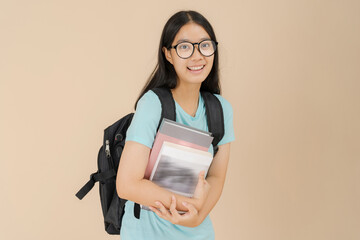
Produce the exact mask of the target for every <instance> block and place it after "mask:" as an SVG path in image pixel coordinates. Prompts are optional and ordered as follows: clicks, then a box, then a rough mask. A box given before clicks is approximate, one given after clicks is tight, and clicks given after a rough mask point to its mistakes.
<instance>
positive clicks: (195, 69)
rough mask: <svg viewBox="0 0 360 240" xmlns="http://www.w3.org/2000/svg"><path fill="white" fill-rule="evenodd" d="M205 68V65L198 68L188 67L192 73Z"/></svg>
mask: <svg viewBox="0 0 360 240" xmlns="http://www.w3.org/2000/svg"><path fill="white" fill-rule="evenodd" d="M204 67H205V65H202V66H198V67H187V69H189V70H191V71H198V70H201V69H203V68H204Z"/></svg>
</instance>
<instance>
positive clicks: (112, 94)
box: [0, 0, 360, 240]
mask: <svg viewBox="0 0 360 240" xmlns="http://www.w3.org/2000/svg"><path fill="white" fill-rule="evenodd" d="M189 9H192V10H196V11H199V12H200V13H202V14H203V15H204V16H205V17H207V18H208V20H209V21H210V22H211V23H212V25H213V27H214V29H215V32H216V34H217V37H218V41H219V54H220V70H221V81H222V93H223V96H224V97H225V98H226V99H227V100H229V101H230V102H231V104H232V106H233V109H234V128H235V135H236V141H235V142H233V143H232V147H231V148H232V149H231V159H230V163H229V168H228V175H227V179H226V183H225V187H224V191H223V194H222V196H221V199H220V201H219V202H218V204H217V205H216V207H215V208H214V210H213V211H212V212H211V218H212V220H213V223H214V228H215V233H216V239H220V240H223V239H224V240H225V239H226V240H227V239H230V240H232V239H235V240H237V239H240V240H242V239H243V240H265V239H266V240H343V239H344V240H358V239H360V184H359V183H360V124H359V123H360V1H358V0H354V1H350V0H328V1H327V0H304V1H286V0H274V1H267V0H239V1H229V0H223V1H209V0H207V1H203V0H199V1H169V0H163V1H129V0H127V1H126V0H118V1H114V0H112V1H110V0H109V1H94V0H91V1H89V0H86V1H85V0H83V1H80V0H71V1H69V0H63V1H51V0H42V1H40V0H33V1H25V0H23V1H21V0H18V1H16V0H11V1H10V0H8V1H6V0H1V2H0V34H1V36H0V107H1V113H0V114H1V116H0V123H1V125H0V126H1V129H0V130H1V135H0V152H1V159H0V169H1V174H0V180H1V184H0V194H1V198H0V201H1V204H0V219H1V221H0V239H6V240H12V239H19V240H20V239H31V240H38V239H54V240H58V239H59V240H60V239H88V240H95V239H96V240H99V239H119V236H108V235H107V234H106V233H105V231H104V227H103V217H102V212H101V208H100V200H99V194H98V191H99V190H98V185H96V186H95V188H94V189H93V191H91V192H90V193H89V194H88V195H87V196H86V197H85V198H84V199H83V200H82V201H80V200H78V199H77V198H76V197H75V193H76V192H77V190H78V189H79V188H80V187H81V186H82V185H83V184H84V183H85V182H86V181H87V180H88V178H89V174H90V173H91V172H93V171H95V170H96V166H97V163H96V158H97V153H98V149H99V148H100V145H101V144H102V137H103V130H104V129H105V128H106V127H107V126H108V125H110V124H112V123H113V122H115V121H116V120H118V119H119V118H120V117H122V116H123V115H125V114H127V113H129V112H131V111H133V106H134V103H135V100H136V99H137V97H138V94H139V93H140V90H141V88H142V86H143V85H144V84H145V82H146V80H147V78H148V76H149V75H150V73H151V72H152V70H153V68H154V67H155V64H156V61H157V56H156V54H157V49H158V43H159V39H160V34H161V31H162V28H163V26H164V25H165V22H166V21H167V20H168V18H169V17H170V16H171V15H173V14H174V13H175V12H177V11H179V10H189Z"/></svg>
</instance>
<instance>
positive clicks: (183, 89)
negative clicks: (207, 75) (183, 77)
mask: <svg viewBox="0 0 360 240" xmlns="http://www.w3.org/2000/svg"><path fill="white" fill-rule="evenodd" d="M200 87H201V84H186V85H184V84H178V85H177V86H176V88H174V89H171V92H172V95H173V97H174V99H175V101H176V102H177V103H178V104H180V106H181V107H182V108H183V109H184V110H185V111H186V112H187V113H188V114H189V115H192V116H195V113H196V110H197V108H198V103H199V94H200Z"/></svg>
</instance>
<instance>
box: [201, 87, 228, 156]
mask: <svg viewBox="0 0 360 240" xmlns="http://www.w3.org/2000/svg"><path fill="white" fill-rule="evenodd" d="M201 96H202V97H203V99H204V102H205V108H206V118H207V123H208V127H209V132H211V133H212V134H213V137H214V140H213V142H212V145H213V147H214V153H216V152H217V145H218V143H219V142H220V140H221V139H222V138H223V136H224V134H225V127H224V114H223V109H222V106H221V103H220V101H219V99H218V98H217V97H216V96H215V95H214V94H212V93H210V92H206V91H202V92H201ZM214 155H215V154H214Z"/></svg>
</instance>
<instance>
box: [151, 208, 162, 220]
mask: <svg viewBox="0 0 360 240" xmlns="http://www.w3.org/2000/svg"><path fill="white" fill-rule="evenodd" d="M149 208H150V210H151V211H153V212H154V213H156V215H158V216H159V217H161V218H163V216H162V213H161V212H160V211H159V210H158V209H157V208H154V207H150V206H149Z"/></svg>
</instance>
